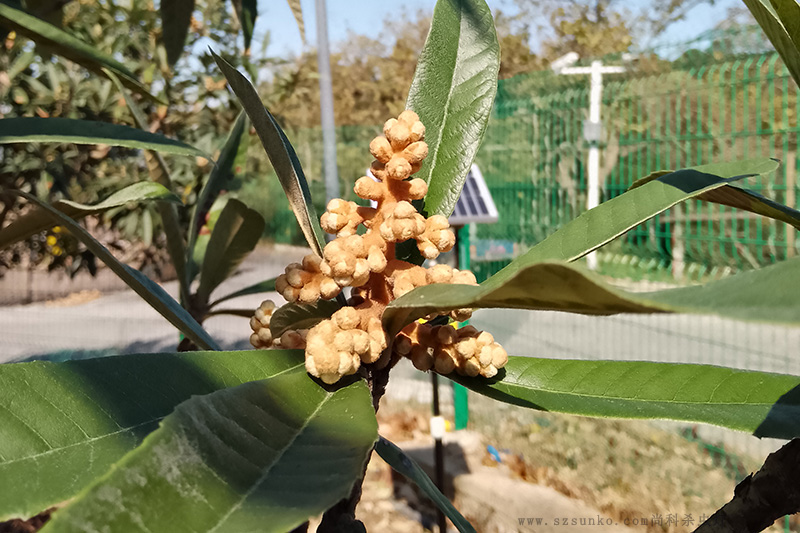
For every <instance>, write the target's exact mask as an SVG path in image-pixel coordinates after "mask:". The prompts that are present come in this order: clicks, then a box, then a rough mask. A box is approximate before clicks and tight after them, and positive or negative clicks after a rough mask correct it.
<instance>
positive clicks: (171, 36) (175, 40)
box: [160, 0, 194, 66]
mask: <svg viewBox="0 0 800 533" xmlns="http://www.w3.org/2000/svg"><path fill="white" fill-rule="evenodd" d="M160 10H161V42H162V43H163V44H164V49H165V50H166V51H167V62H168V63H169V65H170V66H172V65H174V64H175V63H177V62H178V59H180V57H181V54H182V53H183V46H184V45H185V44H186V36H187V35H188V34H189V25H190V24H191V22H192V13H193V12H194V0H168V1H164V2H161V7H160Z"/></svg>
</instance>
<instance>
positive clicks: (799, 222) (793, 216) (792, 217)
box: [628, 170, 800, 229]
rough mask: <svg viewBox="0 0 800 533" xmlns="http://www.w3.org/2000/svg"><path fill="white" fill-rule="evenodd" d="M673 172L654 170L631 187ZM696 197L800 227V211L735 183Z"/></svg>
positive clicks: (632, 187) (631, 187)
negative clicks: (736, 185)
mask: <svg viewBox="0 0 800 533" xmlns="http://www.w3.org/2000/svg"><path fill="white" fill-rule="evenodd" d="M672 172H674V171H672V170H659V171H658V172H654V173H652V174H650V175H649V176H647V177H645V178H642V179H640V180H637V181H635V182H634V183H633V185H631V186H630V189H635V188H637V187H641V186H642V185H644V184H645V183H649V182H650V181H653V180H655V179H658V178H660V177H662V176H666V175H668V174H671V173H672ZM630 189H628V190H630ZM695 199H696V200H701V201H703V202H709V203H712V204H720V205H726V206H728V207H735V208H736V209H742V210H744V211H750V212H751V213H756V214H759V215H763V216H765V217H769V218H773V219H775V220H780V221H781V222H786V223H787V224H791V225H792V226H794V227H795V228H797V229H800V211H796V210H794V209H792V208H790V207H787V206H785V205H783V204H779V203H778V202H775V201H773V200H770V199H769V198H767V197H766V196H763V195H761V194H759V193H757V192H755V191H750V190H748V189H742V188H740V187H734V186H733V185H723V186H722V187H719V188H717V189H711V190H709V191H706V192H704V193H702V194H699V195H697V196H696V197H695Z"/></svg>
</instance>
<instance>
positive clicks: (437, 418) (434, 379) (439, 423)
mask: <svg viewBox="0 0 800 533" xmlns="http://www.w3.org/2000/svg"><path fill="white" fill-rule="evenodd" d="M431 384H432V385H433V418H431V435H433V442H434V445H433V446H434V448H433V462H434V467H435V468H436V486H437V487H439V490H440V491H442V494H444V445H443V444H442V438H443V437H444V418H442V415H441V411H440V410H439V374H437V373H436V372H434V371H431ZM436 515H437V523H438V524H439V533H445V532H446V531H447V518H446V517H445V516H444V513H443V512H442V510H441V509H440V508H439V507H437V508H436Z"/></svg>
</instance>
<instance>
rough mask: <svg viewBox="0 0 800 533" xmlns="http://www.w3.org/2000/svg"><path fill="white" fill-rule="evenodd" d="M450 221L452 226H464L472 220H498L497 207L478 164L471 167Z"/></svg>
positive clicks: (487, 221)
mask: <svg viewBox="0 0 800 533" xmlns="http://www.w3.org/2000/svg"><path fill="white" fill-rule="evenodd" d="M449 221H450V225H451V226H464V225H466V224H469V223H470V222H483V223H492V222H497V207H496V206H495V205H494V200H492V195H491V193H490V192H489V187H487V186H486V181H485V180H484V179H483V174H481V171H480V169H479V168H478V165H474V164H473V165H472V168H470V169H469V173H468V174H467V179H466V181H465V182H464V188H463V189H461V195H460V196H459V197H458V201H457V202H456V207H455V209H454V210H453V214H452V215H450V218H449Z"/></svg>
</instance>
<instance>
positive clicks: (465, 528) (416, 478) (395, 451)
mask: <svg viewBox="0 0 800 533" xmlns="http://www.w3.org/2000/svg"><path fill="white" fill-rule="evenodd" d="M375 451H376V452H377V453H378V455H380V456H381V459H383V460H384V461H386V463H387V464H388V465H389V466H391V467H392V468H393V469H394V470H396V471H397V472H400V473H401V474H403V475H404V476H405V477H407V478H408V479H410V480H411V481H413V482H414V483H415V484H416V485H417V486H418V487H419V488H420V490H422V492H423V493H424V494H425V496H427V497H428V498H430V500H431V501H432V502H433V503H435V504H436V506H437V507H438V508H439V509H441V510H442V512H443V513H444V514H445V516H447V518H449V519H450V521H451V522H453V525H454V526H456V529H458V530H459V531H460V532H461V533H475V529H474V528H473V527H472V524H470V523H469V521H468V520H467V519H466V518H464V517H463V516H462V515H461V513H459V512H458V510H457V509H456V508H455V507H453V504H452V503H450V500H448V499H447V497H445V495H444V494H442V493H441V492H440V491H439V489H438V488H436V485H434V483H433V481H431V479H430V478H429V477H428V475H427V474H425V471H424V470H423V469H422V468H420V466H419V465H418V464H417V463H416V462H415V461H414V460H413V459H412V458H411V457H409V456H408V455H406V454H405V453H403V450H401V449H400V448H398V447H397V446H395V445H394V444H393V443H392V442H390V441H388V440H386V439H384V438H383V437H379V438H378V443H377V444H376V445H375Z"/></svg>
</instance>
